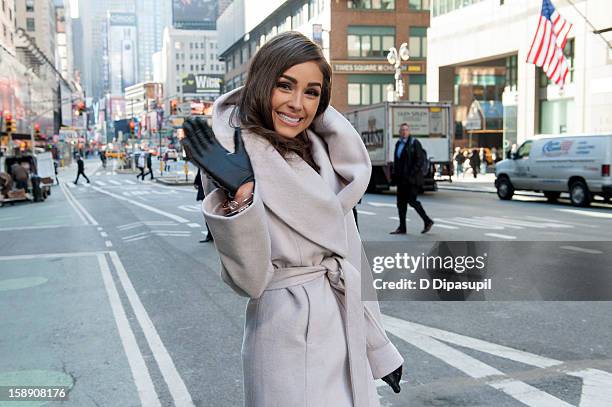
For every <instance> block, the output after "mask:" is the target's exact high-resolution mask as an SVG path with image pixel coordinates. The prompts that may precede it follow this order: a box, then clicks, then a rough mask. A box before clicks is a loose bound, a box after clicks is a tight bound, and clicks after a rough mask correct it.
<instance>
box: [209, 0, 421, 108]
mask: <svg viewBox="0 0 612 407" xmlns="http://www.w3.org/2000/svg"><path fill="white" fill-rule="evenodd" d="M428 8H429V2H428V1H426V0H419V1H415V0H410V1H397V0H387V1H384V0H371V1H352V0H348V1H346V0H345V1H330V0H287V1H282V0H278V1H271V2H269V3H268V2H266V4H265V5H260V4H254V3H253V2H248V1H244V0H237V1H234V2H232V4H230V5H229V6H228V7H227V8H226V9H225V10H224V12H223V13H222V15H221V16H220V17H219V20H218V21H217V24H218V27H219V32H220V38H219V43H220V51H221V57H222V58H223V59H224V61H225V65H226V75H225V90H231V89H234V88H236V87H238V86H241V85H242V84H243V83H244V81H245V79H246V72H247V69H248V63H249V61H250V59H251V58H252V56H253V55H254V54H255V52H256V51H257V50H258V49H259V47H261V46H262V45H263V44H264V43H265V42H266V41H267V40H269V39H270V38H272V37H273V36H275V35H277V34H278V33H281V32H284V31H289V30H293V31H299V32H301V33H303V34H304V35H306V36H308V37H309V38H311V39H312V40H313V41H315V42H317V43H319V44H320V45H321V47H322V49H323V53H324V55H325V57H326V58H327V60H328V61H329V62H330V64H331V66H332V71H333V78H332V104H333V105H334V106H335V107H336V108H337V109H339V110H340V111H347V110H350V109H353V108H356V107H360V106H364V105H369V104H372V103H377V102H381V101H384V100H389V98H390V97H393V95H392V92H393V89H394V83H395V79H394V68H393V67H392V66H391V65H390V64H389V63H388V62H387V58H386V56H387V52H388V50H389V48H390V47H396V48H398V47H399V46H400V44H402V43H403V42H406V43H407V44H408V47H409V49H410V54H411V57H410V59H409V61H408V62H405V63H403V65H402V72H403V80H404V82H405V89H406V90H407V91H405V92H404V99H406V100H415V101H417V100H424V98H425V95H426V80H425V73H426V61H427V38H426V33H427V27H428V26H429V10H428ZM332 22H333V26H332Z"/></svg>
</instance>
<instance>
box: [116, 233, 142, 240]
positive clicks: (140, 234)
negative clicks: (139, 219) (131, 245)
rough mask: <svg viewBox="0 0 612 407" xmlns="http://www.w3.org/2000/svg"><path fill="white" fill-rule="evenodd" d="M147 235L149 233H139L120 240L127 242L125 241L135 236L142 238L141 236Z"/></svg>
mask: <svg viewBox="0 0 612 407" xmlns="http://www.w3.org/2000/svg"><path fill="white" fill-rule="evenodd" d="M148 234H149V232H140V233H136V234H135V235H129V236H125V237H122V239H123V240H127V239H131V238H133V237H136V236H142V235H148Z"/></svg>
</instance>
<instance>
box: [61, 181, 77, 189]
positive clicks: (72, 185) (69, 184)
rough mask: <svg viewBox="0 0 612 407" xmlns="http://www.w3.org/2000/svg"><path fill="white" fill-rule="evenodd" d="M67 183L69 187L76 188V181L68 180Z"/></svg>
mask: <svg viewBox="0 0 612 407" xmlns="http://www.w3.org/2000/svg"><path fill="white" fill-rule="evenodd" d="M65 184H66V185H67V186H68V188H76V185H75V184H74V182H66V183H65ZM60 185H61V184H60Z"/></svg>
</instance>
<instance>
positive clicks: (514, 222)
mask: <svg viewBox="0 0 612 407" xmlns="http://www.w3.org/2000/svg"><path fill="white" fill-rule="evenodd" d="M528 217H529V216H528ZM487 218H491V219H495V220H497V221H498V222H500V223H502V224H506V223H509V224H511V225H519V226H525V227H529V228H536V229H547V228H553V229H572V228H573V226H572V225H563V224H560V223H554V222H550V221H545V222H538V223H536V222H530V221H527V220H522V219H521V220H518V219H513V218H510V217H508V216H505V217H504V218H503V219H500V218H495V217H492V216H487Z"/></svg>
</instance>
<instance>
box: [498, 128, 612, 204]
mask: <svg viewBox="0 0 612 407" xmlns="http://www.w3.org/2000/svg"><path fill="white" fill-rule="evenodd" d="M610 165H612V134H580V135H571V134H560V135H542V136H536V137H535V138H533V139H531V140H527V141H525V142H524V143H523V144H522V145H521V146H520V147H519V148H518V150H517V152H516V153H514V154H512V156H511V157H510V158H509V159H506V160H503V161H500V162H498V163H497V165H496V166H495V175H496V179H495V186H496V187H497V195H498V196H499V198H500V199H503V200H508V199H512V196H513V194H514V191H518V190H526V191H536V192H542V193H543V194H544V196H545V197H546V198H548V200H549V201H551V202H554V201H556V200H557V199H558V198H559V196H560V195H561V193H562V192H567V193H568V194H569V197H570V200H571V201H572V204H573V205H575V206H588V205H589V204H590V203H591V201H592V199H593V196H594V195H600V196H601V197H603V199H604V200H606V201H609V200H610V197H612V176H611V175H610Z"/></svg>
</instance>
